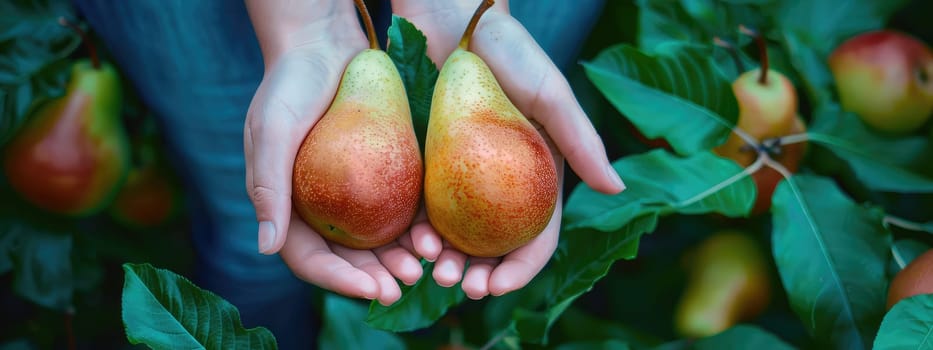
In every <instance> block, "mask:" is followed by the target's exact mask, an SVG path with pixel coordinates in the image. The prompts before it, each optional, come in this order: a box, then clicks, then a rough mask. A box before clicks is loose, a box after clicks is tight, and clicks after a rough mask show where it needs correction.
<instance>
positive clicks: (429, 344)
mask: <svg viewBox="0 0 933 350" xmlns="http://www.w3.org/2000/svg"><path fill="white" fill-rule="evenodd" d="M929 13H933V3H930V2H928V1H921V0H916V1H906V0H898V1H885V0H812V1H807V0H799V1H798V0H787V1H779V0H637V1H607V5H606V7H605V9H604V12H603V15H602V17H601V18H600V20H599V22H598V23H596V26H595V30H594V32H593V33H592V35H591V36H590V37H589V38H588V40H587V41H586V42H585V43H584V46H583V52H582V54H581V57H580V61H579V62H580V64H579V65H575V66H573V67H571V68H569V69H568V70H567V71H565V72H564V73H565V75H566V76H567V77H568V79H569V80H570V82H571V84H572V86H573V88H574V91H575V93H576V94H577V98H578V99H579V101H580V102H581V104H582V105H583V106H584V109H585V110H586V111H587V113H588V115H589V117H590V118H591V120H592V122H593V124H594V125H595V126H596V127H597V130H598V131H599V133H600V134H601V136H602V137H603V140H604V143H605V144H606V146H607V150H608V152H609V155H610V158H611V159H612V160H613V165H614V167H615V169H616V170H617V171H618V172H619V173H620V174H621V175H622V176H623V178H624V179H625V180H626V182H627V184H628V190H626V191H625V192H623V193H621V194H619V195H615V196H607V195H603V194H599V193H597V192H595V191H593V190H592V189H590V188H588V187H587V186H586V185H585V184H582V183H581V182H580V181H579V179H578V178H576V177H575V176H574V175H573V173H572V172H566V174H567V176H568V179H567V180H566V181H565V199H566V200H565V203H566V204H565V214H564V220H563V231H562V234H561V241H560V245H559V247H558V250H557V251H556V252H555V254H554V256H553V258H552V260H551V261H550V263H549V264H548V266H547V267H546V268H545V269H544V271H542V273H541V274H540V275H539V276H537V277H536V278H535V279H534V280H533V281H532V282H531V283H530V284H529V285H528V287H526V288H524V289H522V290H519V291H517V292H514V293H511V294H508V295H505V296H502V297H488V298H486V299H484V300H481V301H472V300H467V299H466V298H464V295H463V293H462V292H461V291H460V290H459V289H458V287H459V285H458V286H455V287H453V288H442V287H439V286H437V285H436V284H435V283H434V281H433V280H431V279H430V278H424V279H422V280H421V281H420V282H419V283H418V284H416V285H414V286H411V287H405V288H404V289H403V297H402V299H401V300H400V301H399V302H398V303H396V304H394V305H392V306H390V307H384V306H381V305H379V304H378V303H371V304H368V305H367V304H366V303H363V302H362V301H359V300H351V299H347V298H344V297H341V296H337V295H334V294H331V293H326V292H318V293H317V294H316V295H315V296H314V297H315V300H316V304H317V308H316V310H318V312H319V313H320V314H319V315H318V316H319V317H320V318H321V319H322V320H323V324H324V327H323V329H322V330H321V337H320V339H319V342H320V345H321V347H322V348H368V347H372V346H378V347H380V348H425V349H430V348H436V347H437V346H439V345H441V344H445V343H450V342H454V343H464V344H468V345H471V346H474V347H480V346H483V345H487V346H488V347H489V348H494V349H515V348H529V349H536V348H559V349H591V348H605V349H687V348H700V349H721V348H730V347H743V348H756V349H772V348H773V349H788V348H804V349H826V348H840V349H859V348H864V349H868V348H872V347H874V348H879V349H882V348H889V347H895V346H899V345H905V344H906V346H908V347H910V346H912V345H915V344H918V342H919V341H920V340H921V339H922V337H923V336H924V334H929V332H930V331H933V303H931V302H930V298H928V297H927V296H918V297H914V298H910V299H907V300H905V301H904V302H902V303H899V304H898V305H897V306H895V308H894V309H892V310H891V311H890V312H886V311H885V309H884V298H885V295H886V291H887V286H888V283H889V281H890V278H891V277H892V276H893V274H894V273H896V272H897V271H898V270H899V269H900V268H902V267H903V265H904V264H906V263H907V262H909V261H910V260H911V259H912V258H913V257H916V256H917V255H919V254H920V253H921V252H923V251H926V250H927V249H929V247H930V246H931V244H933V239H931V237H930V236H929V233H930V231H933V227H931V226H933V225H931V224H929V223H925V222H931V221H933V217H931V216H930V215H931V211H930V208H933V196H931V194H930V193H931V192H933V166H931V164H933V162H931V161H930V160H931V159H933V147H931V141H930V138H929V136H928V135H930V131H931V130H930V129H931V126H930V125H927V126H925V129H924V130H922V131H920V132H917V133H915V134H912V135H907V136H903V137H889V136H885V135H879V134H877V133H875V132H874V131H872V130H871V129H870V128H868V127H867V126H865V125H864V124H862V123H861V122H860V121H859V120H858V118H857V117H856V116H854V115H852V114H850V113H847V112H844V111H842V110H841V108H840V107H839V105H838V98H837V97H836V96H835V90H834V86H833V81H832V76H831V75H830V74H829V71H828V69H827V67H826V64H825V58H826V56H827V55H828V54H829V52H831V50H832V49H833V48H834V47H835V46H836V45H838V44H839V43H841V42H842V41H843V40H845V39H846V38H848V37H850V36H852V35H855V34H857V33H861V32H864V31H868V30H872V29H877V28H882V27H890V28H897V29H900V30H904V31H907V32H910V33H912V34H913V35H915V36H917V37H919V38H921V39H923V40H925V41H926V42H928V43H933V26H931V25H929V24H927V23H928V21H927V18H926V16H925V15H924V14H929ZM0 14H3V15H0V16H3V18H2V19H0V68H3V70H2V71H0V88H2V90H0V93H2V95H0V103H2V106H3V108H2V114H0V147H2V145H3V144H4V143H5V142H6V141H7V140H8V139H9V138H10V137H11V136H12V135H14V134H15V132H16V130H17V128H18V127H19V126H20V125H22V123H24V122H25V121H26V120H27V119H28V112H29V110H30V109H31V108H33V107H34V106H35V105H37V104H38V103H41V102H42V101H44V100H47V99H48V98H51V97H54V96H58V95H60V94H61V93H62V91H63V90H62V89H63V83H64V81H66V79H67V73H68V72H67V66H68V62H69V61H68V60H70V59H73V58H76V57H81V55H82V52H81V51H80V50H77V45H78V39H77V37H76V36H75V35H73V34H72V33H71V32H68V31H67V30H63V29H62V28H60V27H58V26H57V23H56V22H55V18H56V17H57V16H58V15H62V14H65V15H66V16H74V13H73V9H72V8H71V7H70V6H68V4H67V2H66V1H56V0H39V1H24V0H14V1H9V2H4V3H2V4H0ZM23 18H25V19H23ZM50 23H51V24H50ZM739 24H745V25H748V26H752V27H755V28H758V29H760V30H761V31H762V32H763V33H764V34H765V36H766V37H767V39H768V45H769V56H770V58H771V61H772V63H773V67H774V68H775V69H777V70H779V71H781V72H782V73H784V74H785V75H787V76H788V77H789V78H790V79H792V81H793V82H794V83H795V85H796V86H797V88H798V92H799V93H800V96H801V102H802V103H801V108H800V113H801V115H802V117H804V119H805V120H806V121H807V124H808V136H809V144H810V151H809V153H808V155H807V158H806V159H805V162H804V167H803V169H802V170H801V172H800V173H799V174H798V175H796V176H794V177H793V178H792V179H791V180H789V181H783V182H782V183H781V185H780V186H779V187H778V189H777V191H776V193H775V195H774V197H773V208H772V210H771V212H770V213H768V214H767V215H763V216H756V217H747V213H748V211H749V209H750V207H751V204H752V201H753V200H754V198H755V195H756V190H755V186H754V184H753V183H752V181H751V179H750V178H748V177H747V176H746V175H745V174H744V173H743V169H742V168H740V167H738V166H737V165H735V164H734V163H733V162H731V161H729V160H727V159H723V158H720V157H718V156H716V155H715V154H713V153H712V152H710V149H711V148H712V147H714V146H716V145H718V144H720V143H721V142H723V141H724V140H725V138H726V137H727V136H728V134H729V130H730V128H731V127H732V125H734V124H735V122H736V118H737V111H738V106H737V104H736V101H735V98H734V96H733V95H732V93H731V87H730V82H731V81H732V80H733V79H734V78H735V77H736V76H737V75H738V74H739V73H740V72H739V71H737V70H736V67H735V66H734V64H733V62H732V60H731V58H730V57H729V56H728V55H727V54H726V53H725V52H724V51H723V50H721V49H716V48H714V47H713V46H712V38H713V37H714V36H718V37H721V38H726V39H728V40H731V41H733V42H736V43H738V44H739V45H740V46H741V47H742V48H743V51H742V54H741V59H742V61H743V63H744V65H745V66H747V67H753V66H756V65H757V58H756V52H755V50H754V47H753V45H750V42H749V40H748V39H747V38H743V37H741V36H740V35H739V34H738V31H737V30H736V28H737V26H738V25H739ZM387 36H388V38H390V41H391V43H392V45H391V46H390V47H389V48H388V52H389V54H390V56H391V57H392V58H393V60H394V61H395V62H396V65H397V67H398V68H399V71H400V73H401V75H402V77H403V80H404V82H405V84H406V89H407V91H408V92H409V98H410V102H411V107H412V112H413V118H414V121H415V126H416V131H417V132H418V136H419V138H420V139H422V140H423V137H424V133H423V130H424V128H425V127H426V124H427V118H428V111H429V107H430V96H431V91H432V88H433V85H434V81H435V79H436V77H437V67H435V66H434V65H433V64H431V62H430V60H428V59H427V58H426V57H425V56H424V50H425V43H424V38H423V35H421V34H420V32H418V30H417V28H415V27H414V26H413V25H411V24H410V23H408V22H407V21H406V20H404V19H402V18H397V17H396V18H393V20H392V23H391V27H390V28H388V35H387ZM24 38H26V39H24ZM129 102H130V103H129V106H128V107H127V111H126V114H128V115H131V114H136V113H138V109H141V108H142V107H141V106H138V105H134V104H133V103H132V101H129ZM639 134H640V135H644V137H646V138H648V139H657V140H665V141H666V142H667V143H668V144H669V145H670V146H671V147H670V148H669V149H667V148H658V147H651V146H649V145H648V144H646V143H644V142H641V141H640V140H639V138H638V135H639ZM421 144H423V142H422V143H421ZM0 198H3V199H2V200H0V273H2V274H3V275H2V278H0V281H3V285H2V287H0V293H3V294H2V297H0V302H2V303H0V307H2V309H3V310H4V312H3V316H0V317H2V320H3V322H4V323H8V324H12V325H14V326H12V327H8V328H5V329H3V330H2V331H0V344H3V345H0V347H3V346H10V347H14V346H23V347H27V348H28V347H36V348H56V347H62V346H64V344H65V343H66V342H67V339H68V338H69V337H76V338H77V339H78V341H79V342H80V343H82V344H93V345H97V346H104V347H110V348H117V347H128V346H129V345H130V343H140V342H141V343H144V344H147V345H149V346H151V347H154V348H161V347H167V344H174V345H179V344H189V345H192V346H197V345H200V346H205V347H207V348H214V347H223V346H225V345H228V344H248V345H246V346H247V347H256V346H252V345H256V344H261V345H262V346H261V347H262V348H269V347H274V344H273V342H274V340H273V339H272V336H271V334H270V333H268V332H267V331H265V330H264V329H262V328H253V329H244V328H243V327H242V326H241V325H240V321H239V316H238V315H237V313H236V310H235V309H234V308H232V306H230V305H229V304H227V303H226V302H224V301H223V300H221V299H219V298H217V297H216V296H214V295H213V294H211V293H210V292H208V291H204V290H201V289H200V288H198V287H197V286H194V285H192V284H191V283H190V282H188V281H187V280H186V279H184V278H183V277H181V276H179V275H178V274H180V275H187V274H189V273H190V272H191V266H192V259H191V251H190V247H189V246H188V245H187V241H186V239H187V237H186V232H185V227H186V226H185V224H186V223H185V222H184V221H181V222H178V223H176V225H174V226H173V227H169V228H165V229H164V230H160V231H158V232H136V231H131V230H128V229H127V228H125V227H121V226H119V225H117V224H116V223H113V222H111V221H110V220H109V219H107V218H104V217H94V218H88V219H81V220H74V219H63V218H57V219H56V220H48V219H47V218H48V214H46V213H42V212H39V211H37V210H34V209H31V208H29V206H28V205H25V204H24V203H22V202H21V201H19V200H18V199H17V197H16V195H15V194H13V193H12V192H11V190H10V189H9V188H8V187H7V185H6V182H5V181H0ZM891 218H895V219H898V220H900V221H905V220H906V221H913V222H917V223H919V226H918V227H915V228H914V229H913V230H906V229H903V228H902V227H898V225H891V222H892V221H891V220H890V219H891ZM901 226H903V225H901ZM723 228H733V229H741V230H743V231H744V232H747V233H748V234H749V235H750V236H752V237H753V238H754V239H756V240H757V241H758V242H760V243H761V244H762V246H764V247H766V248H767V249H769V250H770V252H771V253H772V257H773V261H772V264H771V265H770V266H769V268H770V270H771V273H772V274H771V276H772V279H773V285H774V286H775V289H774V293H773V294H774V296H775V297H774V300H773V301H772V303H771V304H770V305H769V307H768V309H767V310H766V311H765V312H764V314H763V315H761V316H759V317H757V318H756V319H754V320H750V321H748V322H746V323H744V324H742V325H739V326H736V327H733V328H731V329H730V330H728V331H726V332H723V333H721V334H719V335H716V336H713V337H709V338H703V339H699V340H695V341H694V340H685V339H680V338H679V337H678V336H677V334H676V333H675V332H674V330H673V325H672V315H673V313H674V307H675V305H676V304H677V301H678V300H679V297H680V296H681V294H682V292H683V289H684V283H685V280H686V272H685V270H684V268H683V267H682V266H681V265H680V263H679V262H680V260H681V258H682V256H683V255H684V253H685V252H686V251H688V250H689V249H690V247H692V246H694V245H696V244H697V243H698V242H700V241H702V240H703V239H704V238H706V237H708V236H709V235H710V234H712V233H714V232H716V231H717V230H721V229H723ZM923 231H926V232H923ZM169 251H171V252H173V253H174V254H171V255H168V256H167V254H165V252H169ZM177 252H182V254H178V253H177ZM134 263H139V264H134ZM147 263H148V264H147ZM153 266H155V267H158V268H163V269H158V268H155V267H153ZM431 267H432V264H430V263H425V264H424V268H425V269H426V272H428V273H426V274H425V276H430V268H431ZM172 271H174V272H175V273H173V272H172ZM176 273H177V274H176ZM121 292H122V293H123V294H121ZM121 299H122V300H123V303H124V305H126V303H130V304H132V305H134V307H133V308H127V307H121V305H120V303H119V302H118V300H121ZM192 300H198V302H192ZM169 305H174V306H175V307H167V306H169ZM91 310H93V311H91ZM205 310H213V311H211V312H212V314H217V315H220V316H217V317H211V318H209V319H207V320H205V321H204V322H205V324H204V325H199V326H198V327H194V326H192V325H191V320H192V318H191V315H192V313H194V314H198V315H200V314H203V313H207V312H208V311H205ZM140 314H146V315H149V316H152V315H155V316H152V317H146V318H144V317H139V316H140ZM153 320H155V321H157V322H155V321H153ZM63 322H70V323H71V324H73V325H74V329H73V330H72V332H71V333H74V334H76V336H73V335H69V332H68V331H67V329H66V328H65V327H63V326H62V325H63ZM124 326H125V327H126V328H125V333H124ZM199 327H206V328H199ZM196 329H200V332H201V333H199V332H198V331H196ZM924 332H926V333H924ZM167 334H174V337H166V335H167ZM173 342H174V343H173ZM243 342H246V343H243ZM160 344H161V345H162V346H160ZM270 344H271V345H270ZM927 345H929V344H927Z"/></svg>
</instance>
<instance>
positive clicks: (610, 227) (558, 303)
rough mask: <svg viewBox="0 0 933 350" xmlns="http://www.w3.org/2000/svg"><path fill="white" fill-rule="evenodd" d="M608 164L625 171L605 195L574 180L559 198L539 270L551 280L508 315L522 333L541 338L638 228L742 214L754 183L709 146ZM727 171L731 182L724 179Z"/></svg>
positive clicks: (629, 248) (633, 250) (632, 248)
mask: <svg viewBox="0 0 933 350" xmlns="http://www.w3.org/2000/svg"><path fill="white" fill-rule="evenodd" d="M613 166H614V168H615V169H616V171H617V172H619V174H623V176H624V177H625V179H626V180H625V181H626V183H627V184H628V189H627V190H625V191H623V192H622V193H620V194H617V195H606V194H602V193H599V192H596V191H594V190H593V189H591V188H589V187H587V186H586V185H585V184H581V185H580V186H578V187H577V188H576V189H575V190H574V192H573V193H572V194H571V195H570V198H569V199H568V200H567V204H566V205H565V209H564V222H565V223H566V224H565V226H564V231H563V232H562V233H561V241H560V243H559V245H558V248H557V251H556V252H555V254H554V256H553V258H552V259H551V262H550V267H549V268H548V269H547V270H545V271H544V272H543V273H542V274H541V275H539V278H540V279H545V278H553V280H554V282H553V286H552V287H551V292H550V294H549V296H548V297H547V298H546V303H545V304H546V305H545V306H546V307H545V309H544V310H545V311H543V312H539V313H535V312H523V313H520V314H518V315H517V316H516V322H517V325H516V328H517V329H518V330H519V332H520V333H521V335H522V339H523V340H524V341H528V342H542V343H545V342H546V341H547V339H546V335H547V331H548V329H549V328H550V327H551V325H552V324H553V323H554V321H555V320H556V319H557V317H559V316H560V314H561V312H563V310H564V309H566V307H567V306H569V305H570V304H571V303H572V302H573V301H574V300H576V298H578V297H579V296H580V295H582V294H583V293H586V292H587V291H589V290H590V289H591V288H592V287H593V285H594V284H595V283H596V282H597V281H599V280H600V279H601V278H602V277H603V276H605V275H606V273H607V272H608V271H609V268H610V267H611V266H612V265H613V263H615V261H616V260H619V259H632V258H634V257H635V255H636V254H637V252H638V243H639V239H640V237H641V235H642V234H644V233H648V232H652V231H654V229H655V227H656V226H657V223H658V220H659V218H660V217H661V216H663V215H669V214H674V213H681V214H703V213H711V212H717V213H721V214H724V215H727V216H732V217H736V216H744V215H747V213H748V212H749V210H750V209H751V205H752V203H753V202H754V198H755V192H756V190H755V184H754V182H753V181H752V180H751V178H750V177H748V176H744V175H742V174H741V173H742V168H740V167H739V166H738V165H736V164H735V163H734V162H732V161H731V160H729V159H725V158H720V157H718V156H716V155H714V154H712V153H711V152H705V153H698V154H696V155H694V156H691V157H686V158H681V157H677V156H674V155H672V154H670V153H668V152H666V151H664V150H660V149H658V150H654V151H651V152H648V153H644V154H639V155H635V156H629V157H626V158H622V159H620V160H618V161H616V162H614V163H613ZM730 179H732V180H734V181H735V182H732V183H731V184H728V185H726V183H727V180H730ZM533 283H534V282H533Z"/></svg>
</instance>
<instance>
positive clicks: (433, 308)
mask: <svg viewBox="0 0 933 350" xmlns="http://www.w3.org/2000/svg"><path fill="white" fill-rule="evenodd" d="M422 267H423V269H424V272H423V273H422V277H421V278H420V279H418V282H416V283H415V284H414V285H412V286H402V297H401V298H399V300H397V301H396V302H395V303H393V304H392V305H389V306H384V305H382V304H380V303H379V302H378V301H375V300H373V301H372V302H371V303H370V306H369V315H368V316H367V317H366V324H368V325H369V326H370V327H373V328H377V329H383V330H387V331H392V332H407V331H413V330H417V329H421V328H425V327H429V326H431V325H432V324H434V322H435V321H437V320H438V319H440V318H441V317H442V316H444V314H446V313H447V309H448V308H450V307H452V306H455V305H458V304H460V303H461V302H463V299H464V297H465V296H466V295H465V294H464V293H463V290H462V289H461V288H460V285H459V284H457V285H455V286H452V287H450V288H446V287H441V286H440V285H438V284H437V282H435V281H434V278H433V277H432V275H431V271H432V270H433V269H434V263H428V262H423V264H422Z"/></svg>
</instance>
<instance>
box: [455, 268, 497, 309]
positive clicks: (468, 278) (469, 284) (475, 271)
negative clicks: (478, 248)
mask: <svg viewBox="0 0 933 350" xmlns="http://www.w3.org/2000/svg"><path fill="white" fill-rule="evenodd" d="M498 263H499V258H470V267H469V268H467V271H466V275H464V276H463V283H462V284H461V285H460V288H462V289H463V292H464V293H466V296H467V298H470V299H473V300H480V299H482V298H484V297H485V296H487V295H489V275H490V274H491V273H492V270H493V268H495V266H496V264H498Z"/></svg>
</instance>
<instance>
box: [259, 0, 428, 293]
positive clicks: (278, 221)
mask: <svg viewBox="0 0 933 350" xmlns="http://www.w3.org/2000/svg"><path fill="white" fill-rule="evenodd" d="M247 6H248V9H249V12H250V18H251V20H252V22H253V26H254V28H255V30H256V34H257V37H258V38H259V41H260V45H261V47H262V51H263V58H264V60H265V64H266V69H265V74H264V76H263V80H262V82H261V83H260V86H259V88H258V90H257V92H256V94H255V96H254V97H253V100H252V102H251V104H250V107H249V111H248V112H247V117H246V123H245V130H244V134H243V135H244V150H245V157H246V188H247V191H248V192H249V196H250V199H251V200H252V202H253V205H254V206H255V209H256V216H257V220H258V221H259V233H258V237H259V251H260V252H261V253H263V254H275V253H279V254H280V256H281V257H282V259H283V260H284V261H285V263H286V264H287V265H288V267H289V268H290V269H291V270H292V271H293V273H294V274H295V275H296V276H298V277H299V278H301V279H303V280H305V281H307V282H309V283H312V284H315V285H317V286H319V287H321V288H324V289H328V290H331V291H333V292H336V293H339V294H343V295H346V296H350V297H361V298H366V299H377V300H379V302H380V303H382V304H383V305H389V304H391V303H393V302H395V301H396V300H398V298H399V297H400V296H401V290H400V288H399V286H398V283H397V282H396V280H395V277H397V278H398V279H399V280H401V281H402V282H403V283H405V284H409V285H410V284H414V283H415V282H416V281H417V280H418V279H419V278H420V277H421V274H422V268H421V264H420V263H419V261H418V258H416V257H415V255H413V254H412V253H411V252H413V251H415V249H414V245H413V243H412V241H411V238H410V237H411V236H410V235H408V234H405V235H403V236H402V237H400V238H399V239H398V240H397V241H395V242H392V243H390V244H388V245H386V246H383V247H380V248H377V249H372V250H356V249H350V248H346V247H344V246H341V245H338V244H334V243H330V242H328V241H327V240H325V239H324V238H323V237H321V235H320V234H318V233H317V232H315V231H314V230H313V229H312V228H311V227H310V226H309V225H308V224H307V223H305V222H304V221H303V220H302V219H301V218H300V216H299V215H297V214H294V215H293V213H294V212H293V209H292V203H291V197H292V168H293V166H294V162H295V157H296V155H297V154H298V149H299V147H300V145H301V143H302V141H303V139H304V137H305V135H306V134H307V133H308V131H309V130H310V129H311V128H312V126H313V125H314V124H315V123H316V122H317V121H318V119H320V117H321V116H322V115H323V114H324V113H325V112H326V110H327V109H328V107H329V106H330V103H331V100H332V99H333V97H334V95H335V93H336V90H337V87H338V85H339V82H340V78H341V75H342V74H343V71H344V69H345V68H346V66H347V64H348V63H349V62H350V60H351V59H352V58H353V57H354V56H355V55H356V54H358V53H359V52H361V51H362V50H364V49H367V48H368V47H369V45H368V42H367V40H366V37H365V35H364V34H363V31H362V30H361V28H360V26H359V22H358V21H357V16H356V10H355V8H354V7H353V2H352V1H335V0H321V1H298V2H289V1H284V0H282V1H278V0H273V1H270V0H255V1H247ZM307 14H317V15H315V16H311V17H309V16H308V15H307ZM431 249H432V248H431V247H427V250H431ZM421 250H425V249H421ZM393 276H394V277H393Z"/></svg>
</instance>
